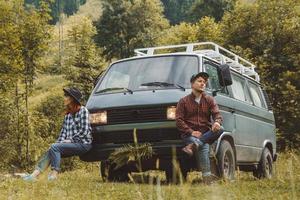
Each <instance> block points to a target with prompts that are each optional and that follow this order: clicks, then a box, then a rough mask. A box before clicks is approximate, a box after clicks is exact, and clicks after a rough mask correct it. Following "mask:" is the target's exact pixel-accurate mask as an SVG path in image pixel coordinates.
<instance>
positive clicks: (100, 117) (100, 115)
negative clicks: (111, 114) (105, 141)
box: [89, 111, 107, 124]
mask: <svg viewBox="0 0 300 200" xmlns="http://www.w3.org/2000/svg"><path fill="white" fill-rule="evenodd" d="M89 118H90V123H91V124H107V112H106V111H102V112H97V113H92V114H90V117H89Z"/></svg>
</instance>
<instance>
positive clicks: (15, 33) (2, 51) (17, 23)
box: [0, 0, 51, 164]
mask: <svg viewBox="0 0 300 200" xmlns="http://www.w3.org/2000/svg"><path fill="white" fill-rule="evenodd" d="M0 10H1V12H0V13H1V14H0V20H1V22H2V23H1V28H0V34H1V40H0V41H1V42H0V58H1V59H0V66H1V68H0V77H1V81H0V84H1V85H2V86H3V87H1V89H0V94H1V95H3V96H4V97H3V100H4V101H5V102H6V103H7V106H8V107H7V111H8V114H11V115H12V116H16V117H15V118H11V117H7V116H6V115H2V116H0V118H1V119H6V120H7V121H6V122H5V123H4V126H6V127H9V132H6V133H3V134H4V135H5V136H4V137H7V138H6V139H7V140H11V141H10V144H14V145H12V146H11V148H12V147H17V148H15V150H14V151H16V156H15V158H14V159H12V160H11V158H8V160H5V161H4V162H3V164H7V163H12V162H14V163H15V162H18V163H19V164H20V162H21V160H24V159H23V158H24V152H25V157H26V159H27V161H28V160H29V140H30V138H29V137H30V134H29V133H30V127H29V117H30V116H29V110H28V109H29V108H28V97H29V93H30V89H31V88H32V83H33V79H34V78H35V76H36V70H37V69H39V68H41V65H40V59H41V57H42V56H43V55H44V53H45V50H46V49H47V43H48V40H49V38H50V34H49V31H50V30H51V28H50V27H49V25H48V21H49V15H48V11H49V10H48V6H47V3H46V2H44V1H43V2H41V3H40V7H39V9H34V8H25V7H24V6H23V1H21V0H16V1H9V2H6V1H2V0H1V1H0ZM20 83H23V84H24V85H22V87H19V85H20ZM4 110H6V109H4ZM5 117H6V118H5ZM11 148H10V149H11ZM24 149H25V150H24ZM8 151H9V150H8ZM11 152H13V151H11Z"/></svg>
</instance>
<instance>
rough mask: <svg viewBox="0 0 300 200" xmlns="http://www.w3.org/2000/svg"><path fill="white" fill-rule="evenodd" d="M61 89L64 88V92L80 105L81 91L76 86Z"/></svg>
mask: <svg viewBox="0 0 300 200" xmlns="http://www.w3.org/2000/svg"><path fill="white" fill-rule="evenodd" d="M63 90H64V92H65V94H66V95H68V96H71V97H73V98H74V100H75V101H76V102H77V103H78V104H80V105H81V103H80V100H81V97H82V94H81V92H80V91H79V90H78V89H77V88H75V87H70V88H64V89H63Z"/></svg>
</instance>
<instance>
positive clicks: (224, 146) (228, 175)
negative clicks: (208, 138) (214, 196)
mask: <svg viewBox="0 0 300 200" xmlns="http://www.w3.org/2000/svg"><path fill="white" fill-rule="evenodd" d="M217 160H218V168H219V176H220V177H221V178H224V179H228V180H233V179H234V176H235V155H234V151H233V149H232V146H231V144H230V143H229V142H228V141H227V140H222V141H221V144H220V148H219V151H218V154H217Z"/></svg>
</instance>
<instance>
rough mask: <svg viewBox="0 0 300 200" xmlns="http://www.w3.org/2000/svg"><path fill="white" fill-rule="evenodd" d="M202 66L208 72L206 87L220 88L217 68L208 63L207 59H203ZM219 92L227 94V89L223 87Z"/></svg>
mask: <svg viewBox="0 0 300 200" xmlns="http://www.w3.org/2000/svg"><path fill="white" fill-rule="evenodd" d="M203 67H204V69H205V72H206V73H208V74H209V79H208V84H207V87H208V88H209V89H211V90H218V89H221V88H222V86H221V85H220V82H219V76H218V69H217V67H216V66H214V65H213V64H210V63H209V62H207V61H204V64H203ZM221 93H225V94H227V90H226V89H225V88H224V89H223V90H222V91H221Z"/></svg>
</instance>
